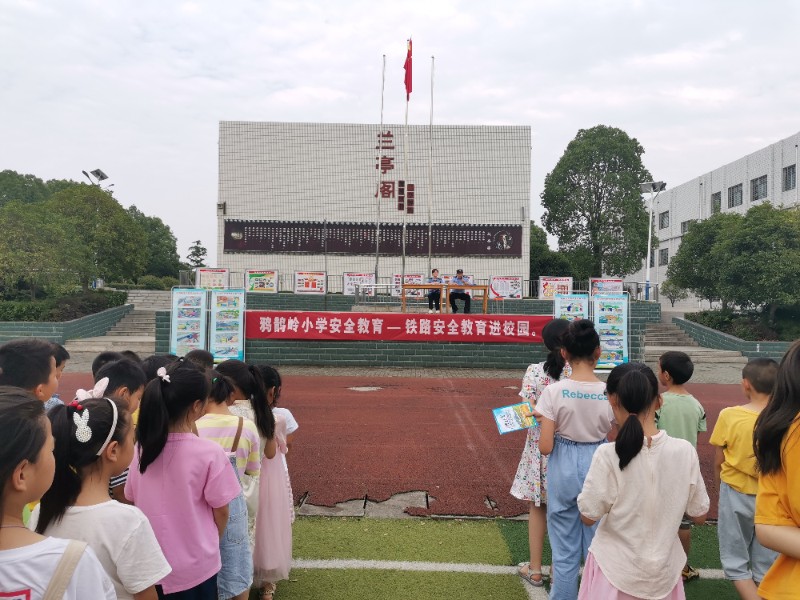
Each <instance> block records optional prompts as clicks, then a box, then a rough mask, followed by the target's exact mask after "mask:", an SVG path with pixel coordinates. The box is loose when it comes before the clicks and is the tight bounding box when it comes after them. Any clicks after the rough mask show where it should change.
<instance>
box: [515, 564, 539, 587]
mask: <svg viewBox="0 0 800 600" xmlns="http://www.w3.org/2000/svg"><path fill="white" fill-rule="evenodd" d="M517 566H518V567H519V569H517V575H519V576H520V577H522V579H523V580H524V581H527V582H528V583H530V584H531V585H532V586H533V587H542V586H543V585H544V575H543V574H542V572H541V571H531V565H530V563H526V562H521V563H519V564H518V565H517ZM523 569H524V570H523ZM537 578H538V579H537Z"/></svg>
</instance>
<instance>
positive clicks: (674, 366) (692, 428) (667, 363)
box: [656, 350, 706, 581]
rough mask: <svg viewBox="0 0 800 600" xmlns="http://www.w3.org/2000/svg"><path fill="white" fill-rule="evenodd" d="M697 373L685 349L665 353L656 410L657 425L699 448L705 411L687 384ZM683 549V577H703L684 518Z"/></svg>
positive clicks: (689, 525)
mask: <svg viewBox="0 0 800 600" xmlns="http://www.w3.org/2000/svg"><path fill="white" fill-rule="evenodd" d="M693 373H694V364H693V363H692V359H691V358H689V355H688V354H686V353H685V352H678V351H674V350H673V351H670V352H665V353H664V354H662V355H661V357H660V358H659V359H658V379H659V381H661V385H663V386H664V387H666V388H667V391H666V392H664V393H663V394H662V395H661V398H662V405H661V409H660V410H658V411H657V412H656V425H657V426H658V428H659V429H662V430H664V431H666V432H667V435H669V436H670V437H674V438H681V439H684V440H686V441H688V442H691V444H692V446H694V447H695V448H697V433H698V432H699V431H706V411H705V410H704V409H703V405H702V404H700V403H699V402H698V401H697V398H695V397H694V396H692V395H691V394H690V393H689V391H688V390H687V389H686V388H685V387H684V384H685V383H686V382H687V381H689V379H691V377H692V374H693ZM678 537H679V538H680V540H681V545H682V546H683V550H684V552H686V566H685V567H684V568H683V573H682V575H683V580H684V581H691V580H692V579H697V578H698V577H700V573H698V572H697V569H695V568H693V567H692V566H690V565H689V549H690V548H691V545H692V522H691V519H689V518H688V517H687V518H684V520H683V522H682V523H681V527H680V529H679V530H678Z"/></svg>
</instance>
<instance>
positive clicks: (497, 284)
mask: <svg viewBox="0 0 800 600" xmlns="http://www.w3.org/2000/svg"><path fill="white" fill-rule="evenodd" d="M522 284H523V279H522V276H516V275H509V276H503V275H492V276H491V277H490V278H489V297H490V298H492V299H493V300H519V299H520V298H522Z"/></svg>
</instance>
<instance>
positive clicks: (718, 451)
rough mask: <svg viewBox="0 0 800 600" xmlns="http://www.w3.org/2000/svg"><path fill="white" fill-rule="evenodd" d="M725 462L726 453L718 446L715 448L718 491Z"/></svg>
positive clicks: (715, 487) (715, 481)
mask: <svg viewBox="0 0 800 600" xmlns="http://www.w3.org/2000/svg"><path fill="white" fill-rule="evenodd" d="M724 462H725V453H724V452H723V451H722V448H720V447H719V446H716V447H715V448H714V489H716V490H718V489H719V488H720V481H721V477H720V474H721V473H722V463H724Z"/></svg>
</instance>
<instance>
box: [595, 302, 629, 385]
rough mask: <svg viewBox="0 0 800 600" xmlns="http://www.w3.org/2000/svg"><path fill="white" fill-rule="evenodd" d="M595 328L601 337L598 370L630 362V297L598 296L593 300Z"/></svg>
mask: <svg viewBox="0 0 800 600" xmlns="http://www.w3.org/2000/svg"><path fill="white" fill-rule="evenodd" d="M592 303H593V308H594V326H595V328H596V329H597V333H598V334H599V335H600V360H599V361H598V362H597V368H598V369H613V368H614V367H616V366H617V365H621V364H622V363H626V362H628V360H629V359H628V296H627V294H597V295H595V296H594V297H593V298H592Z"/></svg>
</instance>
